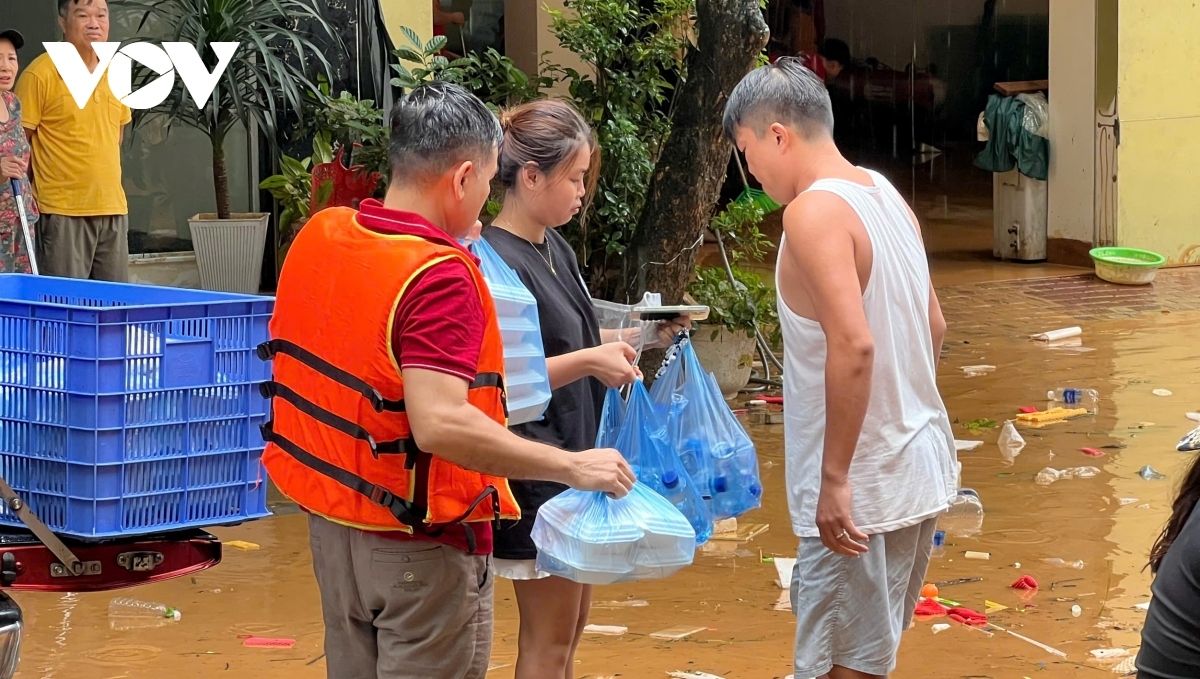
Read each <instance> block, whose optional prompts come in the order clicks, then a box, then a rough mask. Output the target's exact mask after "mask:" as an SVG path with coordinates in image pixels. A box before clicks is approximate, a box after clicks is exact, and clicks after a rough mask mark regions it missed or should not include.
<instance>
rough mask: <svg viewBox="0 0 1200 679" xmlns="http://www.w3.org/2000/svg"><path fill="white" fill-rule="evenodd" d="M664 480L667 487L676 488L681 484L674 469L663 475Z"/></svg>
mask: <svg viewBox="0 0 1200 679" xmlns="http://www.w3.org/2000/svg"><path fill="white" fill-rule="evenodd" d="M662 482H663V485H664V486H666V487H667V488H674V487H675V486H678V485H679V475H678V474H676V473H675V472H674V471H668V472H666V473H664V474H663V475H662Z"/></svg>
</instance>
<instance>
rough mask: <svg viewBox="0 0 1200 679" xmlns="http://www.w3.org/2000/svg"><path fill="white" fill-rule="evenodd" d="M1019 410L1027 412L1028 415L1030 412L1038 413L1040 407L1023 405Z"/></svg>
mask: <svg viewBox="0 0 1200 679" xmlns="http://www.w3.org/2000/svg"><path fill="white" fill-rule="evenodd" d="M1017 410H1019V411H1020V412H1022V413H1025V414H1026V415H1028V414H1029V413H1036V412H1037V411H1038V409H1037V408H1034V407H1033V406H1021V407H1020V408H1017Z"/></svg>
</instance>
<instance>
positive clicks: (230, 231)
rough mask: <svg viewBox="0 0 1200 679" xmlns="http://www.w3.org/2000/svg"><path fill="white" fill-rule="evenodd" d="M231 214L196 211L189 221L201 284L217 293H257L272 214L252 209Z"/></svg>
mask: <svg viewBox="0 0 1200 679" xmlns="http://www.w3.org/2000/svg"><path fill="white" fill-rule="evenodd" d="M232 217H233V218H232V219H217V216H216V215H215V214H199V215H196V216H194V217H192V218H191V219H189V220H188V226H189V227H191V230H192V244H193V245H194V246H195V248H196V265H197V267H198V268H199V269H200V286H201V287H203V288H204V289H205V290H214V291H217V292H241V293H246V294H251V295H253V294H257V293H258V291H259V287H260V282H261V280H262V258H263V248H264V247H265V245H266V242H267V222H268V221H269V220H270V219H271V215H269V214H266V213H262V212H254V213H246V214H234V215H232Z"/></svg>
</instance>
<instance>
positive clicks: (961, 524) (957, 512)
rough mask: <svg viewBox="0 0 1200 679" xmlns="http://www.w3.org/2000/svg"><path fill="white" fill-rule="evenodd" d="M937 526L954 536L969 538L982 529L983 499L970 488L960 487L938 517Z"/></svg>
mask: <svg viewBox="0 0 1200 679" xmlns="http://www.w3.org/2000/svg"><path fill="white" fill-rule="evenodd" d="M938 528H941V529H944V532H947V533H949V534H950V535H952V536H954V537H956V538H969V537H973V536H975V535H978V534H979V533H980V532H981V531H982V530H983V501H982V500H980V499H979V493H977V492H975V490H974V489H972V488H961V489H959V491H958V495H956V496H955V497H954V499H953V500H951V501H950V507H949V509H947V510H946V512H945V513H944V514H942V515H941V516H940V517H938Z"/></svg>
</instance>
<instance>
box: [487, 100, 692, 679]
mask: <svg viewBox="0 0 1200 679" xmlns="http://www.w3.org/2000/svg"><path fill="white" fill-rule="evenodd" d="M500 122H501V126H502V127H503V128H504V142H503V144H502V145H501V147H500V168H499V171H498V172H497V175H496V179H497V181H498V182H499V183H500V185H501V186H502V187H503V188H504V190H505V199H504V208H503V209H502V210H501V211H500V214H499V215H497V216H496V219H495V220H493V222H492V226H490V227H488V228H487V229H485V230H484V232H483V237H484V239H486V240H487V241H488V244H490V245H491V246H492V247H493V248H494V249H495V250H496V252H497V253H498V254H499V255H500V257H501V258H502V259H503V260H504V261H505V262H506V263H507V264H508V265H509V266H510V267H512V268H513V269H514V270H515V271H516V272H517V275H518V276H520V278H521V282H522V283H524V284H525V287H526V288H528V289H529V292H530V293H532V294H533V296H534V297H535V298H536V299H537V304H538V316H539V320H540V323H541V330H542V342H543V345H544V346H545V349H546V364H547V368H548V372H549V377H550V387H551V389H552V396H551V399H550V404H549V405H548V406H547V408H546V414H545V416H544V417H543V418H542V420H540V421H538V422H530V423H528V424H522V425H517V426H515V427H513V431H514V432H516V433H517V434H519V435H521V436H524V437H526V438H530V439H533V440H536V441H540V442H542V443H547V444H549V445H552V446H555V447H558V448H562V449H564V450H569V451H581V450H587V449H589V448H591V447H592V446H593V445H594V444H595V440H596V431H597V429H598V428H599V420H600V409H601V406H602V405H603V402H604V395H605V389H606V387H616V386H621V385H624V384H628V383H630V382H632V381H633V380H635V379H637V378H638V377H639V373H638V371H637V369H636V368H635V367H634V366H633V365H632V362H633V360H634V358H635V350H634V348H633V346H631V345H630V344H629V343H627V341H622V340H628V341H631V342H634V343H636V342H637V341H638V340H639V339H640V337H638V336H637V335H636V333H637V331H636V330H634V331H625V332H626V333H627V336H625V337H622V336H621V335H620V334H619V333H618V332H617V331H602V330H600V329H599V326H598V324H597V322H596V316H595V312H594V311H593V308H592V299H591V297H590V295H589V294H588V291H587V287H586V286H585V285H584V282H583V278H582V276H581V275H580V273H579V264H578V262H577V261H576V259H575V253H574V251H573V250H572V249H571V247H570V246H569V245H568V244H567V242H566V240H564V239H563V237H562V236H561V235H559V234H558V232H557V231H555V229H556V228H557V227H559V226H562V225H563V224H566V223H567V222H569V221H571V219H572V218H573V217H574V216H575V215H577V214H579V213H580V211H581V210H583V208H584V204H585V201H586V199H587V196H588V195H589V193H590V189H591V188H592V187H593V186H594V184H595V177H596V171H597V169H598V168H597V166H598V164H599V147H598V146H597V144H596V139H595V135H594V133H593V132H592V130H591V129H590V128H589V127H588V125H587V123H586V122H584V120H583V118H582V116H580V115H579V113H578V112H577V111H575V109H573V108H572V107H571V106H570V105H569V104H566V103H565V102H562V101H556V100H541V101H536V102H533V103H530V104H526V105H524V106H520V107H518V108H516V109H513V110H511V111H507V112H505V113H503V114H502V115H501V121H500ZM676 327H677V326H676V324H671V325H670V327H667V328H663V329H662V330H663V334H664V335H667V334H668V333H671V332H672V331H673V330H675V329H676ZM510 484H511V486H512V490H513V494H514V495H515V496H516V498H517V502H518V503H519V504H520V506H521V520H520V521H516V522H501V524H500V525H499V526H497V529H496V531H495V533H494V541H495V552H494V557H495V563H496V574H497V575H499V576H501V577H505V578H508V579H510V580H512V581H513V588H514V590H515V591H516V594H517V607H518V609H519V611H520V614H521V628H520V636H519V641H518V649H519V653H518V656H517V667H516V679H564V678H565V679H570V677H571V676H572V675H573V668H574V655H575V648H576V646H578V644H579V639H580V636H581V635H582V633H583V627H584V625H586V624H587V615H588V608H589V607H590V606H591V587H590V586H586V585H581V584H578V583H575V582H571V581H569V580H565V579H563V578H560V577H557V576H551V575H548V574H546V573H542V572H539V571H538V570H537V568H536V565H535V562H536V558H537V548H536V547H535V546H534V544H533V540H532V539H531V538H530V531H531V530H532V528H533V522H534V519H535V517H536V516H537V510H538V508H539V507H540V506H541V505H542V504H544V503H545V502H546V501H547V500H549V499H550V498H552V497H554V496H555V495H558V494H559V493H560V492H562V491H563V490H564V489H565V486H561V485H559V484H555V483H548V482H543V481H511V482H510Z"/></svg>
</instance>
